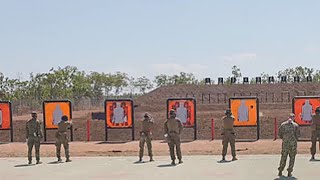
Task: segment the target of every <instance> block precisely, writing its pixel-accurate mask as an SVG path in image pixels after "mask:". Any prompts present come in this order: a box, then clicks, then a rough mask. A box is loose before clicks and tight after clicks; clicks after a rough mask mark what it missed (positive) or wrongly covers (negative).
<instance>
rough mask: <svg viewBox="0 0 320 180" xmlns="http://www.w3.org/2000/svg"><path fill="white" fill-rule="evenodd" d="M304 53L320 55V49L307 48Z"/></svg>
mask: <svg viewBox="0 0 320 180" xmlns="http://www.w3.org/2000/svg"><path fill="white" fill-rule="evenodd" d="M304 51H305V52H306V53H311V54H313V53H320V47H308V48H305V49H304Z"/></svg>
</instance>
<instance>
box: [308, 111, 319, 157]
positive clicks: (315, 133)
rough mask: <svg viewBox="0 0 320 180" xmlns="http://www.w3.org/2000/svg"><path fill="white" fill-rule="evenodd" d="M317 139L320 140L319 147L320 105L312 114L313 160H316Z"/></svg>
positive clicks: (311, 149)
mask: <svg viewBox="0 0 320 180" xmlns="http://www.w3.org/2000/svg"><path fill="white" fill-rule="evenodd" d="M317 140H318V141H319V147H320V107H317V108H316V110H315V114H314V115H312V124H311V143H312V145H311V148H310V151H311V161H314V160H315V157H314V156H315V154H316V149H317V148H316V145H317Z"/></svg>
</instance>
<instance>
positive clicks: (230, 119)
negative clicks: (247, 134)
mask: <svg viewBox="0 0 320 180" xmlns="http://www.w3.org/2000/svg"><path fill="white" fill-rule="evenodd" d="M234 119H235V118H234V116H232V113H231V110H230V109H227V110H226V111H225V116H224V117H223V118H222V122H223V133H222V135H223V139H222V145H223V148H222V160H221V161H225V160H226V158H225V157H226V155H227V149H228V143H230V146H231V154H232V161H236V160H238V159H237V157H236V147H235V143H236V136H235V132H234V129H233V124H234Z"/></svg>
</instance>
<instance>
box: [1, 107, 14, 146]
mask: <svg viewBox="0 0 320 180" xmlns="http://www.w3.org/2000/svg"><path fill="white" fill-rule="evenodd" d="M0 130H10V140H11V142H13V127H12V109H11V102H10V101H0Z"/></svg>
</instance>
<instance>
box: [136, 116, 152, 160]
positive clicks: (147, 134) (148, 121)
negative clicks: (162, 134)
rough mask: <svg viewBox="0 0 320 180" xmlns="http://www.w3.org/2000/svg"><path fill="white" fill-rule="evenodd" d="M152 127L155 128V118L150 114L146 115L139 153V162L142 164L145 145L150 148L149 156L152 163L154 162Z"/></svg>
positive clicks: (141, 132)
mask: <svg viewBox="0 0 320 180" xmlns="http://www.w3.org/2000/svg"><path fill="white" fill-rule="evenodd" d="M152 127H153V118H152V117H151V115H150V114H149V113H147V112H146V113H145V114H144V120H143V121H142V128H141V131H140V143H139V147H140V151H139V161H140V162H142V157H143V151H144V144H145V143H146V144H147V147H148V154H149V157H150V162H152V161H154V160H153V158H152V156H153V155H152V144H151V140H152V132H151V131H152Z"/></svg>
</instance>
